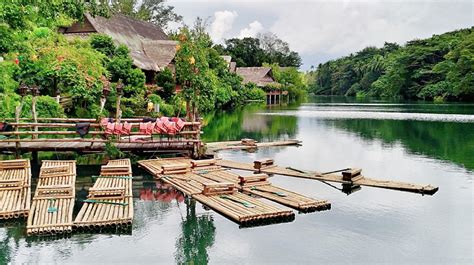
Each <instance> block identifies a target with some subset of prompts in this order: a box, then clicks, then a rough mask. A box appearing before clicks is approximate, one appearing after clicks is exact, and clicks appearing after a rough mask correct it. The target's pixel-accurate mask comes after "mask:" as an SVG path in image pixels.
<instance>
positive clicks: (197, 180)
mask: <svg viewBox="0 0 474 265" xmlns="http://www.w3.org/2000/svg"><path fill="white" fill-rule="evenodd" d="M138 163H139V165H140V166H141V167H143V168H145V169H146V170H148V171H149V172H150V173H152V174H153V175H154V176H155V177H156V178H158V179H161V180H163V181H164V182H166V183H168V184H170V185H173V186H174V187H175V188H176V189H178V190H180V191H182V192H183V193H185V194H186V195H188V196H191V197H192V198H194V199H196V200H197V201H199V202H201V203H202V204H204V205H206V206H208V207H209V208H212V209H213V210H215V211H217V212H219V213H221V214H223V215H225V216H227V217H228V218H230V219H232V220H234V221H235V222H238V223H240V224H242V225H244V226H245V225H251V224H255V223H259V222H260V221H263V220H272V219H275V220H277V219H278V218H282V217H283V218H284V219H285V218H289V219H291V218H294V214H293V213H292V214H289V213H288V211H283V212H282V210H280V209H279V208H277V207H274V206H271V205H268V204H265V203H262V202H260V201H259V200H257V199H255V198H253V197H251V196H248V195H246V194H251V195H257V196H258V197H262V198H266V199H269V200H272V201H275V202H277V203H280V204H283V205H285V206H289V207H292V208H294V209H297V210H299V211H301V212H312V211H320V210H327V209H330V205H331V204H330V203H328V202H327V201H325V200H315V199H312V198H308V197H305V196H303V195H301V194H298V193H295V192H291V191H288V190H285V189H282V188H279V187H276V186H273V185H271V183H269V182H268V181H267V178H268V176H266V175H265V179H264V180H263V181H255V180H259V179H258V176H249V177H241V176H239V175H237V174H235V173H233V172H230V171H229V170H227V169H225V168H222V167H221V166H219V165H217V162H216V160H214V159H209V160H190V159H183V158H177V159H154V160H144V161H139V162H138ZM256 186H259V188H256ZM260 187H261V188H260ZM237 189H238V190H239V191H237ZM244 193H245V194H244ZM249 205H252V206H253V207H249Z"/></svg>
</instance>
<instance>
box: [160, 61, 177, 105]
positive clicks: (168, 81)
mask: <svg viewBox="0 0 474 265" xmlns="http://www.w3.org/2000/svg"><path fill="white" fill-rule="evenodd" d="M155 79H156V84H157V85H158V86H160V87H161V88H162V89H161V90H159V91H158V94H159V95H160V97H162V98H164V99H169V98H171V97H172V96H173V95H174V89H175V87H176V83H175V81H174V78H173V73H172V72H171V70H170V69H168V68H165V69H164V70H163V71H161V72H159V73H158V74H157V75H156V78H155Z"/></svg>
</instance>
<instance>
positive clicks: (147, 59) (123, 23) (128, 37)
mask: <svg viewBox="0 0 474 265" xmlns="http://www.w3.org/2000/svg"><path fill="white" fill-rule="evenodd" d="M94 32H97V33H101V34H105V35H108V36H110V37H111V38H112V39H113V41H114V42H115V43H116V44H123V45H126V46H127V47H128V48H129V49H130V55H131V57H132V59H133V62H134V64H135V66H137V67H138V68H140V69H143V70H151V71H160V70H162V69H163V68H165V67H166V66H167V65H168V64H170V63H171V61H172V60H173V58H174V56H175V54H176V45H177V42H175V41H171V40H169V38H168V36H167V35H166V34H165V33H164V32H163V30H162V29H161V28H160V27H158V26H156V25H154V24H152V23H149V22H144V21H139V20H135V19H132V18H129V17H127V16H124V15H120V14H115V15H113V16H111V17H110V18H104V17H99V16H96V17H93V16H91V15H89V14H86V15H85V18H84V22H78V23H76V24H74V25H72V26H71V27H69V28H67V29H65V30H64V32H63V33H64V34H73V35H84V34H89V33H94Z"/></svg>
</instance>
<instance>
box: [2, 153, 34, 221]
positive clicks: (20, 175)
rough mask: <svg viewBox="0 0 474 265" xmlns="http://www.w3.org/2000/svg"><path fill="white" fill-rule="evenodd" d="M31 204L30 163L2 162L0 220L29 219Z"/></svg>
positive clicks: (20, 160) (18, 161)
mask: <svg viewBox="0 0 474 265" xmlns="http://www.w3.org/2000/svg"><path fill="white" fill-rule="evenodd" d="M30 203H31V166H30V161H29V160H25V159H18V160H5V161H0V220H4V219H13V218H23V217H27V216H28V213H29V211H30Z"/></svg>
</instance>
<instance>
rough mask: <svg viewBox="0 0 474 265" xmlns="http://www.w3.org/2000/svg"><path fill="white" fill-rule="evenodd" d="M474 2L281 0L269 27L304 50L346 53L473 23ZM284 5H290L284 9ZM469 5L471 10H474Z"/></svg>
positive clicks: (296, 47) (400, 41) (334, 55)
mask: <svg viewBox="0 0 474 265" xmlns="http://www.w3.org/2000/svg"><path fill="white" fill-rule="evenodd" d="M472 8H473V4H472V3H469V2H456V1H454V2H451V3H450V2H441V1H436V2H429V1H416V2H410V3H409V2H403V1H398V2H396V1H394V2H379V1H375V2H317V3H314V4H308V5H295V6H294V7H292V8H284V7H283V6H280V7H278V8H276V9H274V10H273V11H274V12H276V13H277V19H276V20H275V22H274V24H273V25H272V27H271V28H270V31H273V32H275V33H276V34H277V35H278V36H279V37H281V38H283V39H284V40H286V41H288V42H289V44H290V47H291V48H292V49H295V50H296V51H298V52H300V53H302V54H311V53H313V54H314V53H326V54H330V55H332V56H333V57H338V56H341V55H347V54H349V53H351V52H356V51H358V50H360V49H362V48H364V47H367V46H378V47H380V46H382V45H383V43H384V42H385V41H387V42H397V43H400V44H403V43H405V42H406V41H408V40H412V39H415V38H426V37H430V36H431V35H432V34H440V33H443V32H446V31H450V30H454V29H459V28H463V27H466V26H469V24H471V25H472V23H473V22H474V21H473V18H472V10H473V9H472ZM283 10H285V11H283ZM469 10H470V11H469Z"/></svg>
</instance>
